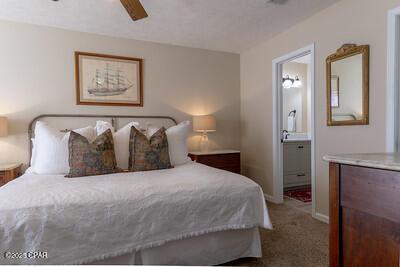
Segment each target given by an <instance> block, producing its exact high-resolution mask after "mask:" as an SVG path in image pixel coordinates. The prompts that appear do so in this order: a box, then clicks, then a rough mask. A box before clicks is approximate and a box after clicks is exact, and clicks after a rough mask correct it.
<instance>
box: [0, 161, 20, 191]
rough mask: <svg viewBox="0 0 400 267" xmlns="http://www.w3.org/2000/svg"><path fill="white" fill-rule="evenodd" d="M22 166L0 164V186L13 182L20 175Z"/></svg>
mask: <svg viewBox="0 0 400 267" xmlns="http://www.w3.org/2000/svg"><path fill="white" fill-rule="evenodd" d="M21 167H22V164H19V163H10V164H1V163H0V186H3V185H5V184H6V183H8V182H9V181H11V180H14V179H15V178H17V177H18V176H20V175H21Z"/></svg>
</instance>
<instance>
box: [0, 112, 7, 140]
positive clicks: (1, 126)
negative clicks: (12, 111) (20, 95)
mask: <svg viewBox="0 0 400 267" xmlns="http://www.w3.org/2000/svg"><path fill="white" fill-rule="evenodd" d="M7 135H8V121H7V118H6V117H0V137H6V136H7Z"/></svg>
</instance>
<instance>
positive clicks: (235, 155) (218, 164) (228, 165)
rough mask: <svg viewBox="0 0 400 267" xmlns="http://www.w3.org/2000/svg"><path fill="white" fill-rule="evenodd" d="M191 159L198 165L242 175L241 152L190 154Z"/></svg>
mask: <svg viewBox="0 0 400 267" xmlns="http://www.w3.org/2000/svg"><path fill="white" fill-rule="evenodd" d="M189 157H190V158H191V159H192V160H193V161H196V162H198V163H202V164H204V165H207V166H210V167H214V168H218V169H222V170H226V171H230V172H234V173H238V174H240V151H237V150H215V151H207V152H190V153H189Z"/></svg>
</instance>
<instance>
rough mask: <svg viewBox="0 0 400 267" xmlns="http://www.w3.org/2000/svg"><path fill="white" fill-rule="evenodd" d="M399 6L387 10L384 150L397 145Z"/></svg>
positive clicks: (393, 148) (390, 149)
mask: <svg viewBox="0 0 400 267" xmlns="http://www.w3.org/2000/svg"><path fill="white" fill-rule="evenodd" d="M399 31H400V7H397V8H395V9H392V10H389V12H388V40H387V42H388V45H387V83H386V84H387V91H386V102H387V103H386V151H387V152H394V151H398V146H399V143H398V141H399V133H398V129H399V123H398V121H399V103H398V101H399V88H398V87H399V71H400V68H399V54H398V47H399V45H400V36H399Z"/></svg>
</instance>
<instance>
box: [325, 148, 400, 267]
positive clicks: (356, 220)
mask: <svg viewBox="0 0 400 267" xmlns="http://www.w3.org/2000/svg"><path fill="white" fill-rule="evenodd" d="M324 159H325V160H326V161H329V162H330V164H329V201H330V213H329V219H330V225H329V226H330V237H329V239H330V243H329V248H330V256H329V257H330V266H331V267H332V266H364V267H366V266H385V267H386V266H387V267H390V266H393V267H399V266H400V265H399V263H400V261H399V257H400V154H387V153H382V154H354V155H342V156H325V157H324Z"/></svg>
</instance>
